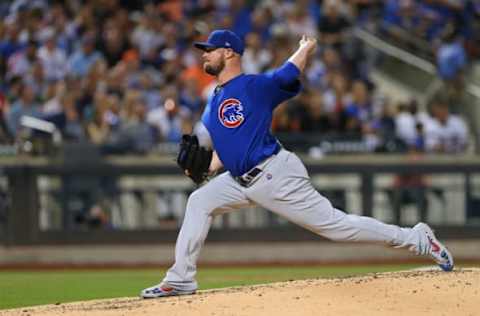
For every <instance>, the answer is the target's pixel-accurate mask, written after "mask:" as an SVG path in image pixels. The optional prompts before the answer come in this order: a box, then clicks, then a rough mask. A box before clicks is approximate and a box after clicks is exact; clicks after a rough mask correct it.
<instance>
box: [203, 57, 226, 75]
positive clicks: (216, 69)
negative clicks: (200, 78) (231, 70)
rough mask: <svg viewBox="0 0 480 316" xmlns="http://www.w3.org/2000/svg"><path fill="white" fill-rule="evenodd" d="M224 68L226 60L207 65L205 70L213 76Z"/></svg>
mask: <svg viewBox="0 0 480 316" xmlns="http://www.w3.org/2000/svg"><path fill="white" fill-rule="evenodd" d="M223 68H225V61H223V60H221V61H220V62H219V63H218V65H216V66H212V65H205V72H206V73H207V74H209V75H212V76H218V74H219V73H221V72H222V70H223Z"/></svg>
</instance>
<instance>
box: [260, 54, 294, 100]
mask: <svg viewBox="0 0 480 316" xmlns="http://www.w3.org/2000/svg"><path fill="white" fill-rule="evenodd" d="M299 76H300V70H299V69H298V68H297V67H296V66H295V65H294V64H292V63H291V62H286V63H285V64H284V65H283V66H281V67H279V68H277V69H275V70H273V71H271V72H267V73H265V74H262V75H259V76H258V77H257V80H256V84H255V85H256V86H257V87H255V89H258V90H257V91H258V93H260V94H262V95H263V96H264V97H265V98H267V99H269V100H270V101H271V102H267V103H269V104H270V106H271V107H272V108H275V107H276V106H277V105H279V104H280V103H282V102H283V101H285V100H288V99H290V98H293V97H294V96H296V95H297V94H298V93H299V92H300V90H301V88H302V85H301V83H300V80H299V78H298V77H299Z"/></svg>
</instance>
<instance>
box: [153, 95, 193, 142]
mask: <svg viewBox="0 0 480 316" xmlns="http://www.w3.org/2000/svg"><path fill="white" fill-rule="evenodd" d="M169 94H170V96H168V97H166V98H165V103H164V104H163V106H161V107H159V108H157V109H155V110H153V111H150V112H149V113H148V116H147V122H148V123H149V124H151V125H152V126H154V127H155V128H156V129H157V131H158V132H159V135H160V139H161V140H163V141H165V142H169V143H177V142H179V141H180V139H181V137H182V134H183V131H184V130H187V129H188V124H189V116H190V113H189V112H188V110H186V109H185V108H182V107H180V106H179V104H178V100H177V98H176V96H175V93H173V92H170V93H169ZM189 129H190V130H191V129H192V128H191V127H190V128H189Z"/></svg>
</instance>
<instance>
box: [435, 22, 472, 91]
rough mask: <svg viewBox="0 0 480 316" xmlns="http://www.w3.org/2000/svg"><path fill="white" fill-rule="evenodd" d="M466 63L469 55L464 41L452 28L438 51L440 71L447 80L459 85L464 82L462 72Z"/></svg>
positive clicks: (441, 75)
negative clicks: (464, 46) (463, 43)
mask: <svg viewBox="0 0 480 316" xmlns="http://www.w3.org/2000/svg"><path fill="white" fill-rule="evenodd" d="M466 65H467V57H466V53H465V49H464V48H463V45H462V41H461V40H460V39H459V38H458V37H457V36H456V34H455V31H454V30H453V29H452V28H450V29H449V30H448V31H447V33H446V34H445V36H444V41H443V43H442V44H441V45H440V47H439V49H438V52H437V67H438V73H439V75H440V77H441V78H442V79H443V80H445V81H446V82H448V83H451V84H454V85H458V84H459V83H460V84H461V83H462V82H463V78H462V74H463V70H464V69H465V67H466Z"/></svg>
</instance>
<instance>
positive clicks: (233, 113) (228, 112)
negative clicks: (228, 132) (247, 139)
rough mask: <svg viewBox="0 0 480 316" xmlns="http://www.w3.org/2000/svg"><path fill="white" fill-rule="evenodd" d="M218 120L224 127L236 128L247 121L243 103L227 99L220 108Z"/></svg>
mask: <svg viewBox="0 0 480 316" xmlns="http://www.w3.org/2000/svg"><path fill="white" fill-rule="evenodd" d="M218 119H219V120H220V123H222V125H223V126H225V127H227V128H235V127H238V126H240V124H242V123H243V121H244V120H245V117H244V116H243V106H242V103H241V102H240V101H239V100H237V99H233V98H231V99H227V100H225V101H223V102H222V104H220V106H219V108H218Z"/></svg>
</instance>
